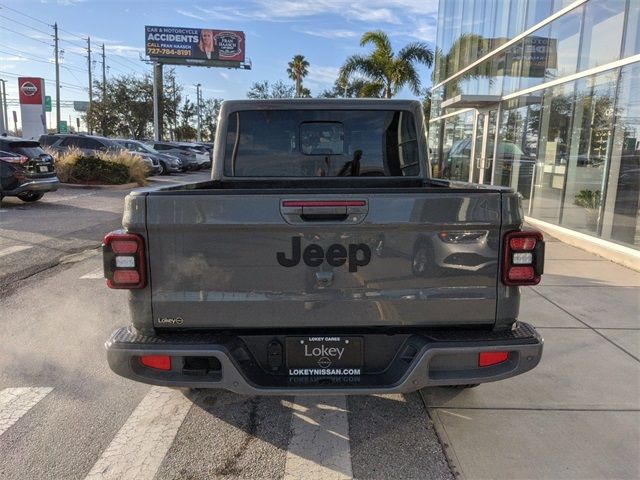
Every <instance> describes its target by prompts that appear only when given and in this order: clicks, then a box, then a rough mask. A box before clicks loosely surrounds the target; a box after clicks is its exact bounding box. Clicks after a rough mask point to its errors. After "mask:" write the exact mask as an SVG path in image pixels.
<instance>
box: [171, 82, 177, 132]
mask: <svg viewBox="0 0 640 480" xmlns="http://www.w3.org/2000/svg"><path fill="white" fill-rule="evenodd" d="M171 91H172V92H173V129H172V130H171V141H172V142H173V141H174V139H175V136H176V127H177V126H178V94H177V93H176V75H175V73H174V74H173V75H172V76H171Z"/></svg>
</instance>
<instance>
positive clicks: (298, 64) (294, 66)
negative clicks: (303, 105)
mask: <svg viewBox="0 0 640 480" xmlns="http://www.w3.org/2000/svg"><path fill="white" fill-rule="evenodd" d="M287 74H288V75H289V78H290V79H291V80H294V81H295V82H296V97H297V98H300V97H302V96H303V91H302V79H303V78H304V77H306V76H307V75H308V74H309V62H308V61H307V60H306V59H305V58H304V55H295V56H294V57H293V59H292V60H291V61H290V62H289V68H287ZM307 92H308V93H309V96H311V94H310V92H309V91H308V90H307Z"/></svg>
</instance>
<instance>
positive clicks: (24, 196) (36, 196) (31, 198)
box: [18, 192, 44, 202]
mask: <svg viewBox="0 0 640 480" xmlns="http://www.w3.org/2000/svg"><path fill="white" fill-rule="evenodd" d="M42 197H44V193H40V192H22V193H20V194H18V198H19V199H20V200H22V201H23V202H37V201H38V200H40V199H41V198H42Z"/></svg>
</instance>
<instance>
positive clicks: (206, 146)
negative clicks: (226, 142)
mask: <svg viewBox="0 0 640 480" xmlns="http://www.w3.org/2000/svg"><path fill="white" fill-rule="evenodd" d="M196 143H197V144H198V145H200V146H201V147H202V148H204V149H205V150H206V151H207V152H208V153H209V159H210V160H213V143H206V142H196Z"/></svg>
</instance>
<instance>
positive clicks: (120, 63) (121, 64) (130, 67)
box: [109, 56, 147, 73]
mask: <svg viewBox="0 0 640 480" xmlns="http://www.w3.org/2000/svg"><path fill="white" fill-rule="evenodd" d="M109 60H110V61H111V62H115V63H117V64H118V65H120V66H121V67H124V68H127V69H129V71H131V70H134V69H133V67H132V66H130V65H125V64H124V63H122V62H120V61H118V60H116V59H115V58H113V56H111V58H110V59H109ZM136 68H140V66H139V65H136ZM135 73H147V72H145V71H144V70H142V71H137V72H135Z"/></svg>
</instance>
